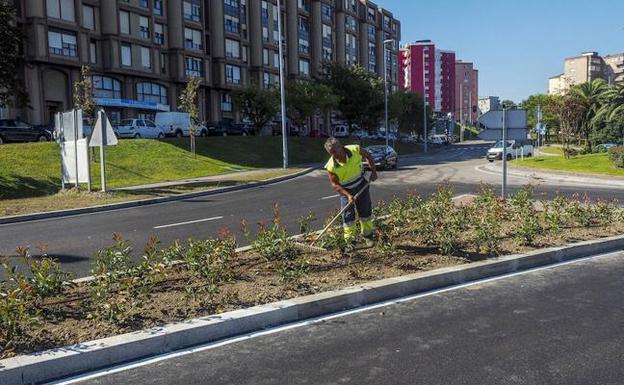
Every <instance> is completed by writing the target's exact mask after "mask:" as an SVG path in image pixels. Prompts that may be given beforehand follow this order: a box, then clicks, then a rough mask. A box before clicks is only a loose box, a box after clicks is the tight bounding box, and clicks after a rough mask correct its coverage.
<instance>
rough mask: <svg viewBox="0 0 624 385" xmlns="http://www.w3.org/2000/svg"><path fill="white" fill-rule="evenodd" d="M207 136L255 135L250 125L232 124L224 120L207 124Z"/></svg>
mask: <svg viewBox="0 0 624 385" xmlns="http://www.w3.org/2000/svg"><path fill="white" fill-rule="evenodd" d="M206 127H207V128H208V135H211V136H227V135H242V136H247V135H255V132H256V131H255V128H254V127H253V125H251V124H250V123H232V122H231V121H228V120H224V121H221V122H213V123H209V124H208V125H207V126H206Z"/></svg>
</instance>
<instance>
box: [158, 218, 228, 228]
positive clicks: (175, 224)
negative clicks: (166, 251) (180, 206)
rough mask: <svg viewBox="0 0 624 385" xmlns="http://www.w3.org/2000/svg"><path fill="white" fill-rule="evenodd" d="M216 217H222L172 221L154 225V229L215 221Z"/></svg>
mask: <svg viewBox="0 0 624 385" xmlns="http://www.w3.org/2000/svg"><path fill="white" fill-rule="evenodd" d="M218 219H223V217H212V218H205V219H197V220H194V221H188V222H180V223H172V224H169V225H161V226H156V227H154V229H164V228H167V227H175V226H184V225H190V224H193V223H201V222H209V221H216V220H218Z"/></svg>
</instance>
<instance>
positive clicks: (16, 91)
mask: <svg viewBox="0 0 624 385" xmlns="http://www.w3.org/2000/svg"><path fill="white" fill-rule="evenodd" d="M12 3H13V2H12V1H0V20H2V23H0V52H2V55H0V107H6V106H7V105H15V106H17V107H23V106H25V105H27V104H28V95H27V94H26V92H25V91H24V88H23V86H22V83H21V81H20V76H19V75H20V73H21V72H22V68H23V66H22V64H23V58H22V55H21V53H20V45H21V43H22V37H23V36H22V32H21V30H20V29H19V28H18V27H17V25H16V14H15V8H14V7H13V4H12Z"/></svg>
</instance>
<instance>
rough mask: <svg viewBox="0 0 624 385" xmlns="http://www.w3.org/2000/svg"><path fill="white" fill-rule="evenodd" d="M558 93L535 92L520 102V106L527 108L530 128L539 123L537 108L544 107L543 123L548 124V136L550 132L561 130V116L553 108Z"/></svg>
mask: <svg viewBox="0 0 624 385" xmlns="http://www.w3.org/2000/svg"><path fill="white" fill-rule="evenodd" d="M557 98H559V96H558V95H546V94H535V95H531V96H529V97H528V98H527V99H526V100H524V101H522V103H520V108H522V109H525V110H527V124H528V126H529V127H530V128H532V127H535V125H536V124H537V109H538V107H540V108H541V109H542V123H543V124H544V125H546V129H547V130H548V131H547V134H546V135H547V137H548V133H549V132H557V131H558V130H559V116H558V115H557V113H556V112H555V111H554V110H553V106H554V103H556V99H557Z"/></svg>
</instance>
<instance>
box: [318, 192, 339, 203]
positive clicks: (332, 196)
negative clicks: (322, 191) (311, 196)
mask: <svg viewBox="0 0 624 385" xmlns="http://www.w3.org/2000/svg"><path fill="white" fill-rule="evenodd" d="M339 196H340V194H336V195H330V196H328V197H323V198H321V200H322V201H324V200H327V199H333V198H338V197H339Z"/></svg>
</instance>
